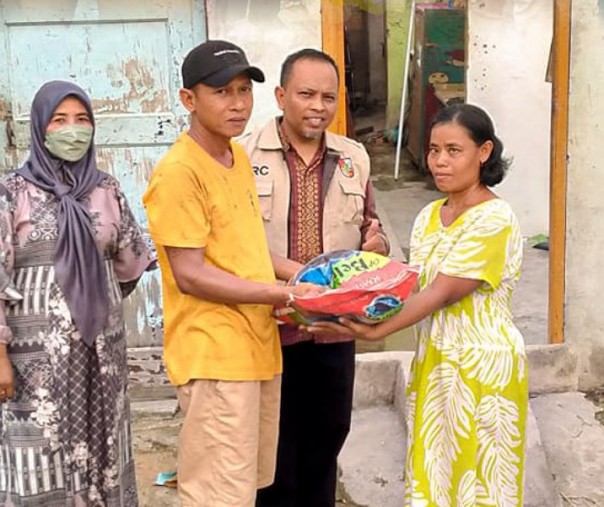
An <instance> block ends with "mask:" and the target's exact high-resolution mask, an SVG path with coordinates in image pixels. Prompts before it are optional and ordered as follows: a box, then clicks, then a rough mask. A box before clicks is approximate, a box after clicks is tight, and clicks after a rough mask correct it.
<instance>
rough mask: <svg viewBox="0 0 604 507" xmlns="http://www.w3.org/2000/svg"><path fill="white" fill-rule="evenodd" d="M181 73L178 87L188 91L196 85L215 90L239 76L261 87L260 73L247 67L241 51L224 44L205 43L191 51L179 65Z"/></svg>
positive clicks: (220, 41) (254, 68)
mask: <svg viewBox="0 0 604 507" xmlns="http://www.w3.org/2000/svg"><path fill="white" fill-rule="evenodd" d="M181 72H182V84H183V86H184V87H185V88H189V89H191V88H193V87H194V86H195V85H196V84H197V83H203V84H205V85H208V86H211V87H213V88H218V87H220V86H224V85H226V84H228V83H230V82H231V80H232V79H233V78H234V77H236V76H238V75H239V74H247V75H248V76H249V78H250V79H253V80H254V81H258V82H259V83H264V73H263V72H262V71H261V70H260V69H259V68H258V67H252V66H251V65H250V64H249V62H248V61H247V57H246V56H245V53H244V52H243V49H241V48H240V47H239V46H236V45H235V44H233V43H232V42H227V41H224V40H208V41H206V42H204V43H202V44H200V45H199V46H197V47H195V48H193V49H192V50H191V51H189V54H188V55H187V56H186V57H185V60H184V62H183V63H182V69H181Z"/></svg>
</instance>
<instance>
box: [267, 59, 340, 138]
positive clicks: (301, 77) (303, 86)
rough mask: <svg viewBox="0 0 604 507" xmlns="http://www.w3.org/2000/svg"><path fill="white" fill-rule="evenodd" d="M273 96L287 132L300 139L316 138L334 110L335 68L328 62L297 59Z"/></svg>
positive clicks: (335, 97)
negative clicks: (281, 113)
mask: <svg viewBox="0 0 604 507" xmlns="http://www.w3.org/2000/svg"><path fill="white" fill-rule="evenodd" d="M275 96H276V98H277V104H278V105H279V108H280V109H281V110H282V111H283V121H284V123H285V127H286V131H287V133H288V135H291V136H294V137H298V138H299V139H301V140H311V139H320V138H321V137H322V135H323V132H325V129H326V128H327V127H328V126H329V124H330V123H331V122H332V121H333V118H334V116H335V114H336V112H337V109H338V77H337V74H336V70H335V69H334V68H333V67H332V65H331V64H330V63H328V62H323V61H320V60H311V59H302V60H298V61H297V62H296V63H294V65H293V67H292V69H291V73H290V75H289V78H288V80H287V83H285V86H284V87H280V86H279V87H277V89H276V90H275Z"/></svg>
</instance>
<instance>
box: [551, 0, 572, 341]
mask: <svg viewBox="0 0 604 507" xmlns="http://www.w3.org/2000/svg"><path fill="white" fill-rule="evenodd" d="M570 30H571V0H556V1H555V2H554V48H553V54H554V59H553V90H552V92H553V93H552V149H551V176H550V180H551V184H550V246H549V247H550V258H549V341H550V343H562V342H563V341H564V302H565V301H564V299H565V282H566V187H567V143H568V93H569V76H570Z"/></svg>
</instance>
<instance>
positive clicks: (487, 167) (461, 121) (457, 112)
mask: <svg viewBox="0 0 604 507" xmlns="http://www.w3.org/2000/svg"><path fill="white" fill-rule="evenodd" d="M443 123H457V124H458V125H460V126H462V127H463V128H465V129H466V130H467V132H468V134H469V135H470V138H471V139H472V141H474V142H475V143H476V144H477V145H478V146H482V145H483V144H484V143H486V142H487V141H491V142H492V143H493V151H492V152H491V155H490V156H489V158H488V159H487V161H486V162H484V163H483V164H482V165H481V166H480V183H482V184H483V185H486V186H487V187H494V186H495V185H498V184H499V183H501V182H502V181H503V178H504V177H505V175H506V174H507V171H508V169H509V167H510V160H509V159H507V158H504V157H503V143H502V142H501V140H500V139H499V138H498V137H497V136H496V135H495V127H494V125H493V121H492V120H491V117H490V116H489V115H488V113H487V112H486V111H485V110H484V109H481V108H480V107H478V106H474V105H472V104H454V105H451V106H448V107H446V108H444V109H441V110H440V111H439V112H438V113H436V114H435V115H434V117H433V118H432V121H431V122H430V132H432V129H433V128H434V127H435V126H436V125H441V124H443Z"/></svg>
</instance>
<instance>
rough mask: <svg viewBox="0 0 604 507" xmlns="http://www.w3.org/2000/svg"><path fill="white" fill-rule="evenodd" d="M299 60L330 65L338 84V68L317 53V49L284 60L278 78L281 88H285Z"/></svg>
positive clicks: (329, 57) (325, 55) (300, 52)
mask: <svg viewBox="0 0 604 507" xmlns="http://www.w3.org/2000/svg"><path fill="white" fill-rule="evenodd" d="M299 60H315V61H318V62H325V63H328V64H330V65H331V66H332V67H333V68H334V69H335V71H336V76H337V78H338V83H339V82H340V71H339V70H338V66H337V64H336V62H335V60H334V59H333V58H332V57H331V56H329V55H328V54H327V53H324V52H323V51H319V50H318V49H312V48H307V49H301V50H300V51H296V52H295V53H292V54H291V55H289V56H288V57H287V58H286V59H285V61H284V62H283V64H282V65H281V77H280V78H279V84H280V85H281V86H282V87H285V85H286V84H287V81H288V79H289V76H290V75H291V73H292V69H293V67H294V64H295V63H296V62H297V61H299Z"/></svg>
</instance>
